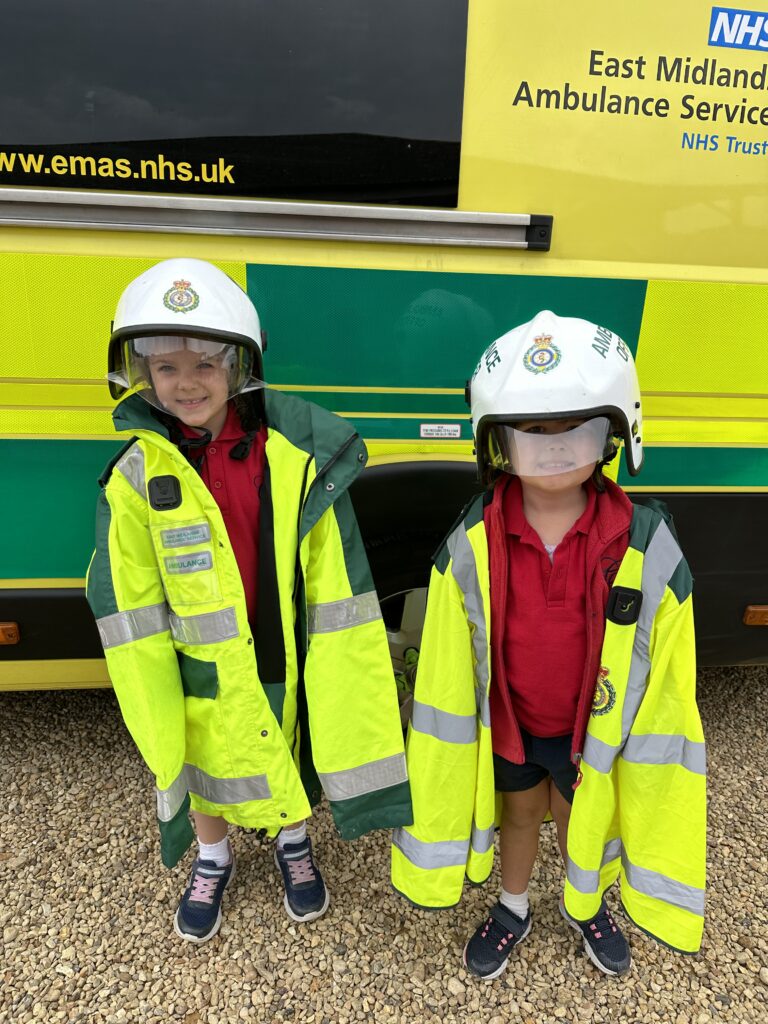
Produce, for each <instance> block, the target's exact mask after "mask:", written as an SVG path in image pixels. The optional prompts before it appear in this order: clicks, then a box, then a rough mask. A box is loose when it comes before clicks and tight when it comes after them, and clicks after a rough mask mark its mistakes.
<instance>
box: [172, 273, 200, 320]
mask: <svg viewBox="0 0 768 1024" xmlns="http://www.w3.org/2000/svg"><path fill="white" fill-rule="evenodd" d="M163 305H164V306H165V308H166V309H170V311H171V312H172V313H190V312H191V311H192V310H193V309H197V307H198V306H199V305H200V296H199V295H198V294H197V292H196V291H193V289H192V288H191V287H190V282H189V281H174V282H173V288H169V289H168V291H167V292H166V293H165V295H164V296H163Z"/></svg>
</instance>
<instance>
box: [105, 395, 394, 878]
mask: <svg viewBox="0 0 768 1024" xmlns="http://www.w3.org/2000/svg"><path fill="white" fill-rule="evenodd" d="M265 401H266V418H267V428H268V437H267V442H266V466H265V485H264V487H263V488H262V491H261V515H260V536H259V611H258V621H257V624H256V628H255V630H254V633H253V634H252V632H251V628H250V627H249V623H248V613H247V609H246V602H245V595H244V591H243V585H242V581H241V578H240V573H239V571H238V567H237V563H236V561H235V556H234V553H233V550H232V546H231V544H230V541H229V537H228V536H227V532H226V529H225V526H224V521H223V519H222V517H221V513H220V511H219V508H218V506H217V504H216V502H215V501H214V499H213V496H212V495H211V494H210V492H209V491H208V489H207V488H206V486H205V484H204V483H203V481H202V480H201V479H200V477H199V476H198V474H197V472H196V471H195V469H194V468H193V467H192V466H191V465H190V464H189V463H188V462H187V461H186V459H185V458H184V456H183V455H182V453H181V452H180V451H179V449H178V448H177V447H176V446H175V445H174V444H172V443H171V441H170V439H169V438H168V436H167V434H165V433H164V427H163V426H162V425H161V424H160V422H159V421H158V420H157V419H156V418H155V417H154V415H153V414H152V412H151V410H150V407H149V406H148V405H147V404H146V403H145V402H144V400H143V399H142V398H141V397H139V396H138V395H134V396H130V397H128V398H126V399H125V400H124V401H123V402H121V403H120V405H119V406H118V407H117V409H116V410H115V416H114V418H115V424H116V427H117V429H119V430H130V431H132V432H133V433H134V434H135V436H136V438H137V440H136V441H135V442H133V443H132V444H131V445H130V446H129V447H128V448H127V449H124V450H123V452H122V453H120V455H119V456H118V457H117V458H116V459H115V460H113V463H112V464H111V465H110V466H109V467H108V468H107V471H106V473H105V475H104V477H103V478H102V485H103V489H102V491H101V494H100V497H99V502H98V511H97V524H96V551H95V553H94V556H93V559H92V561H91V565H90V568H89V572H88V580H87V596H88V600H89V602H90V605H91V608H92V610H93V612H94V614H95V616H96V619H97V625H98V628H99V633H100V636H101V640H102V643H103V646H104V651H105V655H106V658H107V664H108V667H109V673H110V677H111V679H112V682H113V685H114V688H115V693H116V694H117V698H118V701H119V703H120V708H121V711H122V714H123V717H124V719H125V722H126V725H127V727H128V729H129V731H130V732H131V735H132V736H133V738H134V740H135V742H136V745H137V746H138V748H139V751H140V752H141V754H142V756H143V758H144V760H145V761H146V763H147V765H148V766H149V768H150V769H151V771H152V772H153V774H154V775H155V777H156V787H157V816H158V819H159V825H160V833H161V853H162V858H163V862H164V863H165V864H166V865H168V866H173V865H174V864H175V863H176V862H177V861H178V859H179V858H180V857H181V856H182V854H183V853H184V851H185V850H186V849H187V847H188V846H189V844H190V842H191V840H192V829H191V825H190V823H189V818H188V811H189V808H190V805H191V807H192V808H193V809H195V810H199V811H202V812H204V813H206V814H213V815H220V816H223V817H224V818H226V819H227V820H228V821H231V822H234V823H236V824H239V825H243V826H247V827H257V828H264V829H266V831H267V832H268V833H269V834H270V835H275V834H276V833H277V832H278V831H279V829H280V828H281V826H283V825H285V824H289V823H292V822H294V821H300V820H302V819H303V818H306V817H307V816H308V815H309V814H310V803H315V802H316V801H317V800H318V799H319V796H320V786H322V789H323V790H324V792H325V794H326V796H327V797H328V800H329V802H330V806H331V809H332V812H333V815H334V820H335V822H336V826H337V828H338V829H339V831H340V833H341V835H342V836H343V837H344V838H347V839H352V838H355V837H356V836H359V835H361V834H362V833H364V832H367V831H369V830H370V829H374V828H391V827H394V826H397V825H402V824H407V823H409V822H411V821H412V820H413V819H412V814H411V803H410V792H409V786H408V777H407V772H406V765H405V752H404V747H403V736H402V729H401V726H400V717H399V711H398V703H397V692H396V686H395V681H394V676H393V673H392V664H391V661H390V657H389V649H388V644H387V639H386V633H385V630H384V625H383V622H382V619H381V612H380V610H379V604H378V600H377V597H376V593H375V590H374V587H373V582H372V579H371V576H370V570H369V567H368V562H367V559H366V556H365V551H364V549H363V545H362V541H361V539H360V534H359V532H358V528H357V523H356V521H355V517H354V513H353V511H352V506H351V502H350V499H349V495H348V494H347V488H348V486H349V484H350V483H351V481H352V480H353V479H354V478H355V477H356V476H357V474H358V473H359V472H360V470H361V469H362V468H363V465H364V463H365V460H366V452H365V446H364V444H363V442H362V440H361V439H360V438H359V437H358V435H357V434H356V433H354V431H353V430H352V428H351V427H350V426H349V425H348V424H347V423H345V422H344V421H343V420H341V419H340V418H339V417H336V416H334V415H332V414H331V413H328V412H326V411H325V410H323V409H320V408H319V407H317V406H315V405H312V404H311V403H308V402H303V401H301V400H299V399H294V398H291V397H288V396H284V395H281V394H279V393H276V392H272V391H268V392H267V393H266V397H265ZM318 778H319V782H318Z"/></svg>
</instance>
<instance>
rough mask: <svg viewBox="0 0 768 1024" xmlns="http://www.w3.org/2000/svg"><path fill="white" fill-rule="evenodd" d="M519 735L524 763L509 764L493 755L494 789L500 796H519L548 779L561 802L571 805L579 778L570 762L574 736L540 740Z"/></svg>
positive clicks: (527, 735)
mask: <svg viewBox="0 0 768 1024" xmlns="http://www.w3.org/2000/svg"><path fill="white" fill-rule="evenodd" d="M520 735H521V736H522V737H523V750H524V752H525V764H512V762H511V761H507V760H506V759H505V758H503V757H500V756H499V755H498V754H494V755H493V775H494V779H495V783H496V789H497V790H498V791H499V792H500V793H520V792H522V791H523V790H525V789H533V787H534V786H537V785H538V784H539V783H540V782H542V781H543V780H544V779H546V778H549V777H550V776H551V778H552V781H553V782H554V784H555V785H556V786H557V789H558V792H559V793H560V795H561V796H562V797H563V799H565V800H567V801H568V803H569V804H571V803H573V784H574V782H575V781H576V777H577V775H578V772H577V770H576V765H575V764H573V763H572V762H571V743H572V741H573V735H572V734H571V733H569V734H568V735H567V736H547V737H545V738H541V737H539V736H531V734H530V733H528V732H526V731H525V729H521V730H520Z"/></svg>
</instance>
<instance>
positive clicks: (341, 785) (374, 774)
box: [318, 754, 408, 800]
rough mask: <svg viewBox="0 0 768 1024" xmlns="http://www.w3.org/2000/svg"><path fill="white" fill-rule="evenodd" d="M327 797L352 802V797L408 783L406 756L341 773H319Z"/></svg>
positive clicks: (398, 755)
mask: <svg viewBox="0 0 768 1024" xmlns="http://www.w3.org/2000/svg"><path fill="white" fill-rule="evenodd" d="M318 777H319V779H320V782H321V783H322V786H323V789H324V790H325V795H326V796H327V797H328V799H329V800H351V799H352V797H356V796H363V795H364V794H365V793H375V792H376V791H377V790H379V789H386V788H387V787H388V786H397V785H398V784H399V783H401V782H407V781H408V772H407V769H406V767H405V754H393V755H392V756H391V757H383V758H381V760H379V761H370V762H369V763H368V764H361V765H360V766H359V767H358V768H345V769H344V770H343V771H340V772H318Z"/></svg>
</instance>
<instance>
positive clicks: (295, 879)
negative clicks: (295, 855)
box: [285, 854, 315, 885]
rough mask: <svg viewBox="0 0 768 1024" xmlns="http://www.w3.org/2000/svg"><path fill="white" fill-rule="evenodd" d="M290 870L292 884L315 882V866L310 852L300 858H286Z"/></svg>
mask: <svg viewBox="0 0 768 1024" xmlns="http://www.w3.org/2000/svg"><path fill="white" fill-rule="evenodd" d="M285 863H286V864H287V865H288V872H289V874H290V876H291V885H301V884H302V883H303V882H314V880H315V868H314V865H313V863H312V858H311V857H310V856H309V854H306V855H305V856H304V857H301V858H300V859H299V860H286V862H285Z"/></svg>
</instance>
